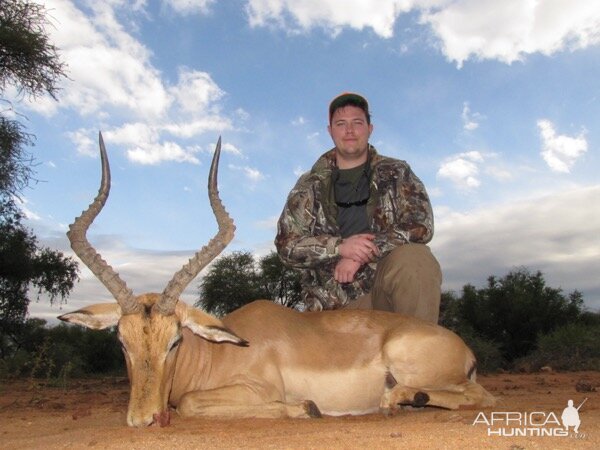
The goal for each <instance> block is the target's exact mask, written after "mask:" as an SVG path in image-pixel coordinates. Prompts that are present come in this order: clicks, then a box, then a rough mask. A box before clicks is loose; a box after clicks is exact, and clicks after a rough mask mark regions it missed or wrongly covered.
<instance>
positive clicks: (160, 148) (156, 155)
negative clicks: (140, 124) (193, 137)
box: [127, 142, 200, 165]
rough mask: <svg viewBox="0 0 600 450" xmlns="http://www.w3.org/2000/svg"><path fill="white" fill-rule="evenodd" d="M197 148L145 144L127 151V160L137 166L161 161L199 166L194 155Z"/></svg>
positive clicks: (172, 144) (172, 143)
mask: <svg viewBox="0 0 600 450" xmlns="http://www.w3.org/2000/svg"><path fill="white" fill-rule="evenodd" d="M197 152H198V147H195V146H192V147H182V146H180V145H179V144H177V143H175V142H162V143H152V142H150V143H145V144H143V145H138V146H135V147H133V148H130V149H129V150H127V158H129V160H131V161H133V162H137V163H139V164H150V165H156V164H159V163H161V162H163V161H175V162H188V163H192V164H200V161H199V160H198V158H196V157H195V156H194V153H197Z"/></svg>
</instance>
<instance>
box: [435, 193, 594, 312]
mask: <svg viewBox="0 0 600 450" xmlns="http://www.w3.org/2000/svg"><path fill="white" fill-rule="evenodd" d="M599 197H600V185H596V186H591V187H581V188H574V189H570V190H566V191H562V192H555V193H551V194H547V195H545V196H541V197H536V198H529V199H523V200H520V201H517V202H515V201H513V202H511V203H509V204H504V205H488V206H486V207H485V208H484V209H481V210H475V211H470V212H468V213H463V214H459V213H453V212H451V211H449V210H447V209H444V208H438V209H436V211H435V212H436V234H435V237H434V239H433V241H432V244H431V247H432V249H433V251H434V253H435V254H436V256H437V257H438V259H439V260H440V263H441V265H442V270H443V272H444V280H445V281H444V286H445V288H446V289H455V290H458V289H460V288H462V286H464V284H466V283H472V284H476V285H483V284H484V283H485V280H486V278H487V277H488V276H489V275H499V276H502V275H504V274H506V273H507V272H508V271H509V270H512V269H514V268H516V267H519V266H526V267H528V268H530V269H531V270H541V271H542V272H543V273H544V274H545V276H546V280H547V282H548V285H550V286H552V287H562V288H563V289H565V290H566V291H572V290H574V289H578V290H581V291H583V293H584V298H585V299H586V301H587V302H589V303H588V304H590V305H592V306H594V307H595V308H600V278H598V276H597V274H598V273H600V235H599V234H598V232H597V230H598V229H600V210H598V208H593V207H590V205H593V204H595V203H596V202H597V199H598V198H599ZM573 230H577V231H576V232H574V231H573Z"/></svg>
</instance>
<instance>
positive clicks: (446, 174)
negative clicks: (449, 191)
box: [437, 151, 484, 189]
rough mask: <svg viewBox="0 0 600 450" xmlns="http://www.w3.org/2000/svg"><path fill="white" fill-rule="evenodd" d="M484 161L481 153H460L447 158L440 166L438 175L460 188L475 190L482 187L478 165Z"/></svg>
mask: <svg viewBox="0 0 600 450" xmlns="http://www.w3.org/2000/svg"><path fill="white" fill-rule="evenodd" d="M483 161H484V158H483V155H482V154H481V153H480V152H477V151H471V152H466V153H459V154H458V155H453V156H450V157H449V158H447V159H446V160H445V161H444V162H443V163H442V165H441V166H440V168H439V170H438V172H437V175H438V176H439V177H441V178H447V179H449V180H450V181H452V182H453V183H454V184H455V185H456V186H457V187H459V188H462V189H473V188H476V187H479V186H480V185H481V181H480V180H479V165H478V164H481V163H482V162H483Z"/></svg>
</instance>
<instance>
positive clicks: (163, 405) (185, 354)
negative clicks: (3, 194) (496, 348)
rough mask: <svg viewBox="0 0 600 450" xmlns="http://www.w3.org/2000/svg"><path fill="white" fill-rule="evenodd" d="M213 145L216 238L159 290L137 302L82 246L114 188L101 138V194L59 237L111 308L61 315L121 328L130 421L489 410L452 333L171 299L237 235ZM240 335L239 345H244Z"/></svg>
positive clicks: (402, 322)
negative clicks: (220, 314) (408, 408)
mask: <svg viewBox="0 0 600 450" xmlns="http://www.w3.org/2000/svg"><path fill="white" fill-rule="evenodd" d="M220 149H221V141H220V139H219V142H218V143H217V147H216V150H215V154H214V157H213V161H212V165H211V168H210V174H209V181H208V191H209V198H210V203H211V206H212V209H213V211H214V214H215V216H216V219H217V222H218V225H219V231H218V233H217V234H216V235H215V236H214V237H213V239H212V240H211V241H210V242H209V244H208V245H207V246H205V247H204V248H202V249H201V250H200V251H199V252H197V253H196V254H195V256H194V257H193V258H192V259H190V261H189V262H188V263H187V264H186V265H184V266H183V268H182V269H181V270H179V272H177V273H176V274H175V275H174V276H173V279H172V280H171V281H170V282H169V283H168V284H167V287H166V288H165V290H164V291H163V292H162V293H160V294H142V295H139V296H134V295H133V293H132V291H131V290H130V289H129V288H128V287H127V285H126V284H125V283H124V282H123V281H122V280H121V278H120V277H119V275H118V274H117V273H116V271H115V270H113V268H112V267H111V266H110V265H108V264H107V263H106V261H104V260H103V259H102V258H101V256H100V255H99V254H98V253H97V252H96V251H95V250H94V248H93V247H92V246H91V244H90V243H89V242H88V240H87V238H86V232H87V229H88V228H89V226H90V224H91V223H92V221H93V220H94V219H95V217H96V216H97V215H98V214H99V213H100V211H101V209H102V207H103V206H104V203H105V202H106V199H107V197H108V193H109V189H110V169H109V164H108V158H107V155H106V150H105V147H104V143H103V141H102V136H100V152H101V158H102V182H101V186H100V190H99V192H98V195H97V196H96V198H95V200H94V202H93V203H92V204H91V205H90V206H89V207H88V209H87V210H86V211H84V212H83V213H82V215H81V216H80V217H78V218H77V219H76V220H75V222H74V223H73V224H72V225H71V226H70V230H69V232H68V233H67V235H68V237H69V240H70V242H71V246H72V248H73V250H74V251H75V253H76V254H77V255H78V256H79V258H80V259H81V260H82V261H83V262H84V263H85V264H86V265H87V266H88V267H89V269H90V270H91V271H92V272H93V273H94V274H95V275H96V277H97V278H98V279H99V280H100V281H101V282H102V283H103V284H104V285H105V286H106V288H107V289H108V290H109V291H110V292H111V293H112V295H113V296H114V297H115V299H116V300H117V303H101V304H95V305H91V306H88V307H85V308H82V309H80V310H78V311H75V312H72V313H68V314H64V315H62V316H61V317H60V319H61V320H65V321H68V322H73V323H77V324H80V325H84V326H87V327H90V328H96V329H102V328H106V327H110V326H113V325H117V327H118V336H119V339H120V341H121V344H122V346H123V353H124V354H125V360H126V363H127V371H128V375H129V379H130V383H131V392H130V399H129V407H128V411H127V423H128V424H129V425H130V426H143V425H150V424H153V423H156V424H160V425H165V424H167V423H168V420H169V413H168V410H169V406H173V407H175V408H177V411H178V413H179V414H180V415H182V416H219V417H232V418H233V417H273V418H274V417H319V416H320V415H321V413H323V414H329V415H342V414H366V413H371V412H374V411H377V410H382V411H383V412H385V413H391V412H394V411H396V410H397V409H398V405H402V404H408V405H414V406H423V405H433V406H439V407H444V408H450V409H456V408H459V407H460V406H480V407H485V406H491V405H493V404H494V397H493V396H492V395H490V394H489V393H488V392H487V391H486V390H485V389H484V388H483V387H482V386H480V385H479V384H477V383H476V382H475V365H476V363H475V357H474V356H473V353H472V352H471V350H470V349H469V348H468V347H467V346H466V345H465V343H464V342H463V341H462V340H461V339H460V338H459V337H458V336H457V335H456V334H454V333H452V332H451V331H449V330H447V329H445V328H442V327H440V326H437V325H432V324H429V323H425V322H422V321H420V320H417V319H414V318H411V317H405V316H401V315H398V314H393V313H385V312H380V311H360V310H337V311H324V312H318V313H317V312H311V313H306V312H304V313H302V312H297V311H294V310H291V309H286V308H284V307H282V306H279V305H276V304H275V303H273V302H270V301H256V302H253V303H251V304H249V305H247V306H245V307H243V308H240V309H238V310H237V311H234V312H233V313H231V314H229V315H227V316H226V317H224V318H223V319H222V320H219V319H217V318H215V317H212V316H210V315H208V314H206V313H204V312H202V311H200V310H198V309H195V308H192V307H190V306H188V305H186V304H185V303H183V302H181V301H179V295H180V294H181V292H182V291H183V290H184V289H185V287H186V286H187V285H188V284H189V283H190V282H191V281H192V280H193V279H194V277H196V275H197V274H198V273H199V272H200V270H202V268H203V267H205V266H206V265H207V264H208V263H209V262H210V261H211V260H213V259H214V258H215V257H216V256H217V255H218V254H219V253H220V252H221V251H222V250H223V249H224V248H225V246H226V245H227V244H228V243H229V242H230V241H231V239H232V238H233V232H234V229H235V227H234V225H233V220H232V219H231V218H230V217H229V215H228V213H227V211H225V208H224V207H223V204H222V203H221V200H220V198H219V193H218V190H217V167H218V161H219V154H220ZM240 336H241V337H240Z"/></svg>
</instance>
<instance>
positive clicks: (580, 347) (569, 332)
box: [522, 323, 600, 371]
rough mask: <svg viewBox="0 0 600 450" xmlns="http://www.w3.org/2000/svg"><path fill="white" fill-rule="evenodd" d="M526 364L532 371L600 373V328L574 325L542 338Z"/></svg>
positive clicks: (568, 325)
mask: <svg viewBox="0 0 600 450" xmlns="http://www.w3.org/2000/svg"><path fill="white" fill-rule="evenodd" d="M522 361H523V362H525V363H526V364H528V365H529V366H530V367H531V369H532V370H539V369H540V367H543V366H551V367H552V368H553V369H555V370H567V371H576V370H600V326H599V325H588V324H585V323H570V324H567V325H565V326H563V327H560V328H557V329H556V330H555V331H553V332H551V333H549V334H546V335H541V336H539V338H538V345H537V349H536V350H535V351H533V352H532V353H531V354H530V355H528V356H526V357H524V358H522Z"/></svg>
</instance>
